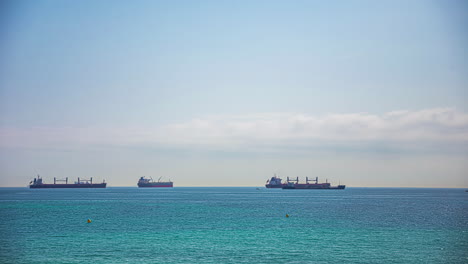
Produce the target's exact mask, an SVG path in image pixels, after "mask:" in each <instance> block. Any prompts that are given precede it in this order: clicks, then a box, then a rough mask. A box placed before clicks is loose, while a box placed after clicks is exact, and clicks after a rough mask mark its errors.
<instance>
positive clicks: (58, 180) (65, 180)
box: [54, 177, 68, 184]
mask: <svg viewBox="0 0 468 264" xmlns="http://www.w3.org/2000/svg"><path fill="white" fill-rule="evenodd" d="M56 182H65V184H68V177H66V178H65V179H57V178H55V177H54V184H55V183H56Z"/></svg>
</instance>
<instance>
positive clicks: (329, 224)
mask: <svg viewBox="0 0 468 264" xmlns="http://www.w3.org/2000/svg"><path fill="white" fill-rule="evenodd" d="M286 214H289V215H290V217H289V218H286V217H285V216H286ZM0 216H1V221H0V263H468V192H465V191H464V190H461V189H406V188H404V189H398V188H388V189H387V188H349V189H346V190H277V189H274V190H273V189H265V188H261V189H260V190H257V189H256V188H240V187H239V188H228V187H225V188H221V187H220V188H217V187H216V188H215V187H213V188H188V187H187V188H183V187H176V188H173V189H160V188H157V189H154V188H153V189H138V188H107V189H70V190H64V189H56V190H53V189H44V190H30V189H27V188H0ZM87 219H91V220H92V223H87Z"/></svg>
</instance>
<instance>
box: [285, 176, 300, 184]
mask: <svg viewBox="0 0 468 264" xmlns="http://www.w3.org/2000/svg"><path fill="white" fill-rule="evenodd" d="M293 181H294V180H289V177H288V179H287V182H288V183H289V182H293ZM298 183H299V177H296V184H298Z"/></svg>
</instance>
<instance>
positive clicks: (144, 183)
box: [138, 177, 174, 188]
mask: <svg viewBox="0 0 468 264" xmlns="http://www.w3.org/2000/svg"><path fill="white" fill-rule="evenodd" d="M160 180H161V177H159V179H158V181H153V179H152V178H149V179H148V178H145V177H141V178H140V180H138V187H140V188H141V187H174V184H173V182H171V181H170V180H169V181H167V182H164V181H160Z"/></svg>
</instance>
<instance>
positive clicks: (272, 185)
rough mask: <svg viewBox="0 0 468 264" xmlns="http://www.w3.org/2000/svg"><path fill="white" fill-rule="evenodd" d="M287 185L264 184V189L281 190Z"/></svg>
mask: <svg viewBox="0 0 468 264" xmlns="http://www.w3.org/2000/svg"><path fill="white" fill-rule="evenodd" d="M286 185H287V184H265V187H267V188H279V189H281V188H283V187H284V186H286Z"/></svg>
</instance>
